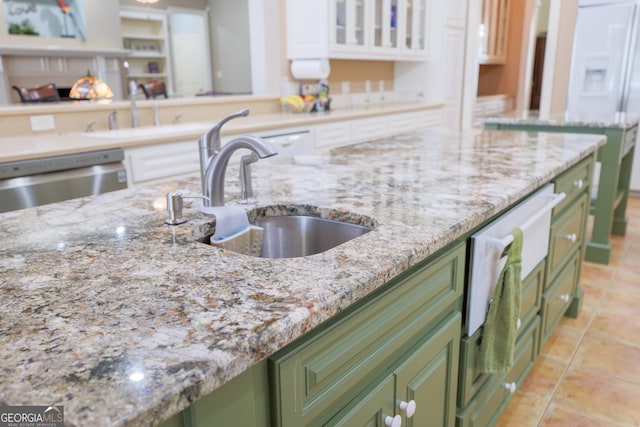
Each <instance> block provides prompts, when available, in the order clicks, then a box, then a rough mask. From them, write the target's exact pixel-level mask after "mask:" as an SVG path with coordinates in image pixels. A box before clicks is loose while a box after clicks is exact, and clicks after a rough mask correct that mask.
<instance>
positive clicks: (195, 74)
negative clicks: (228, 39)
mask: <svg viewBox="0 0 640 427" xmlns="http://www.w3.org/2000/svg"><path fill="white" fill-rule="evenodd" d="M169 32H170V37H171V53H172V58H173V76H174V91H175V93H176V94H177V96H187V97H190V96H194V95H196V94H198V93H204V92H207V91H209V90H211V89H212V87H213V85H212V78H211V54H210V52H211V49H210V47H209V19H208V12H207V11H206V10H204V11H198V10H187V9H174V8H169Z"/></svg>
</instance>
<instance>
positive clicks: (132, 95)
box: [129, 80, 139, 128]
mask: <svg viewBox="0 0 640 427" xmlns="http://www.w3.org/2000/svg"><path fill="white" fill-rule="evenodd" d="M137 95H138V85H137V84H136V82H135V81H134V80H131V81H130V82H129V99H130V100H131V123H132V127H134V128H137V127H138V126H139V123H138V107H137V106H136V96H137Z"/></svg>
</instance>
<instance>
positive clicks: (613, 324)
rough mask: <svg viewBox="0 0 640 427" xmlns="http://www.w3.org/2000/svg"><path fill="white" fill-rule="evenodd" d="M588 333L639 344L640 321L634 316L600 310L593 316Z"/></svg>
mask: <svg viewBox="0 0 640 427" xmlns="http://www.w3.org/2000/svg"><path fill="white" fill-rule="evenodd" d="M587 334H589V335H599V336H604V337H609V338H612V339H617V340H620V341H625V342H627V343H630V344H633V345H638V346H640V321H638V317H637V314H636V315H635V316H631V317H630V316H629V315H625V314H623V313H618V312H615V311H609V310H602V311H600V312H599V313H598V314H596V316H595V317H594V318H593V321H592V322H591V325H590V326H589V330H588V331H587Z"/></svg>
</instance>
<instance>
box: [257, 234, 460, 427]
mask: <svg viewBox="0 0 640 427" xmlns="http://www.w3.org/2000/svg"><path fill="white" fill-rule="evenodd" d="M465 252H466V251H465V245H464V244H458V245H457V246H455V247H453V248H451V249H449V250H446V251H444V253H443V254H442V255H440V256H437V257H435V258H434V259H433V260H432V259H429V260H427V261H426V262H423V263H421V264H420V265H418V266H416V267H414V268H412V269H411V270H409V271H408V272H406V273H404V274H401V275H400V276H398V277H397V278H395V279H393V280H391V281H390V282H389V283H387V284H386V285H385V286H384V287H383V288H382V289H380V292H376V293H375V295H373V296H372V297H371V298H367V300H366V301H364V302H363V303H361V304H357V306H356V307H354V308H352V309H349V310H347V311H346V312H344V313H342V314H341V315H338V316H337V317H336V318H335V319H332V320H333V321H332V323H331V324H330V325H328V326H326V327H324V328H317V329H316V330H314V331H312V332H311V333H309V334H307V335H305V336H304V337H302V339H300V340H297V341H296V342H294V343H292V344H291V345H289V346H287V347H285V348H283V349H282V350H280V351H278V352H277V353H276V354H274V355H273V356H272V357H270V358H269V370H270V378H271V381H272V382H271V391H272V393H271V398H272V411H271V413H272V421H273V425H274V426H284V427H288V426H293V427H301V426H307V425H333V424H331V423H334V421H333V420H335V423H334V424H337V425H340V422H341V421H338V420H339V419H340V418H341V417H343V416H344V417H352V416H353V417H358V418H357V419H358V420H367V419H369V418H367V417H374V418H375V417H376V415H375V414H379V415H378V416H379V417H381V416H382V414H383V412H384V411H387V412H389V410H388V409H385V407H384V399H382V400H383V401H381V402H380V403H379V404H373V403H372V404H371V405H372V406H371V407H370V406H369V405H368V404H365V400H369V397H367V398H365V396H370V398H371V399H373V397H375V398H376V399H374V400H375V401H377V400H378V393H377V392H376V390H377V389H378V387H379V384H381V382H385V381H387V377H389V376H391V377H393V378H395V381H396V387H400V389H399V390H398V391H397V394H398V396H404V397H402V398H400V399H409V400H411V399H414V400H415V398H412V397H411V396H414V395H415V396H416V398H417V396H418V395H420V394H422V393H425V389H431V388H433V389H432V390H431V393H432V394H433V396H431V397H429V399H430V400H432V402H431V403H429V402H427V403H425V405H429V406H432V403H433V402H435V400H433V399H436V397H435V396H439V398H442V396H441V394H442V393H443V392H445V389H443V388H442V387H445V386H446V393H445V396H444V400H443V401H440V403H438V405H439V406H442V407H438V408H435V407H433V408H431V407H430V408H429V410H430V412H431V414H430V415H429V416H430V417H442V418H444V419H449V420H450V422H453V419H454V414H455V412H454V411H455V408H454V407H453V406H454V405H455V390H456V384H457V364H458V361H457V358H458V346H459V339H460V309H461V305H462V298H461V297H462V291H463V285H464V265H465V262H464V261H465ZM451 316H453V317H451ZM445 319H447V320H446V322H445V323H444V325H442V326H439V325H441V324H442V322H443V321H444V320H445ZM452 324H455V325H457V326H452ZM443 340H444V341H443ZM445 341H446V345H445V344H443V343H444V342H445ZM454 341H456V343H454ZM431 352H434V353H431ZM414 355H420V356H415V358H414ZM432 359H433V360H432ZM443 361H445V363H446V364H445V365H442V364H441V363H443ZM443 369H444V370H443ZM442 375H445V377H443V376H442ZM414 377H415V378H414ZM449 382H450V383H449ZM434 384H437V387H438V388H437V389H436V388H435V387H436V386H435V385H434ZM370 393H371V394H370ZM416 403H418V402H417V401H416ZM371 411H374V412H371ZM387 412H384V413H385V414H386V415H387V416H395V415H398V414H399V409H398V408H397V407H396V405H395V404H394V411H393V412H392V413H387ZM362 413H365V415H362ZM417 413H418V412H416V414H417ZM336 416H337V417H338V419H335V418H334V417H336ZM416 416H418V415H416ZM360 417H364V418H360ZM378 420H382V421H384V420H383V419H382V418H378ZM328 423H329V424H328ZM363 425H367V424H366V423H365V424H363ZM373 425H375V424H373ZM444 425H448V424H447V423H445V424H444ZM449 425H450V424H449Z"/></svg>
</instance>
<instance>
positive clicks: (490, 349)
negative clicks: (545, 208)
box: [480, 228, 522, 373]
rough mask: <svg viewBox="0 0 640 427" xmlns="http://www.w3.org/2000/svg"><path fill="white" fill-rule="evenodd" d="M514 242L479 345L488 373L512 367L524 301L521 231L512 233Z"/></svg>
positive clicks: (516, 230) (483, 367) (481, 365)
mask: <svg viewBox="0 0 640 427" xmlns="http://www.w3.org/2000/svg"><path fill="white" fill-rule="evenodd" d="M511 234H512V235H513V242H512V243H511V248H510V249H509V250H508V252H509V254H508V257H507V263H506V264H505V266H504V268H503V269H502V271H501V272H500V277H499V278H498V282H497V283H496V290H495V293H494V294H493V299H492V301H491V305H490V306H489V313H488V314H487V320H486V322H485V324H484V329H483V332H482V343H481V344H480V368H481V370H482V372H485V373H506V372H508V371H509V369H511V366H513V352H514V347H515V342H516V335H517V329H518V327H517V323H518V315H519V314H520V303H521V300H522V279H521V277H520V275H521V271H522V230H521V229H519V228H516V229H515V230H513V232H512V233H511Z"/></svg>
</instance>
